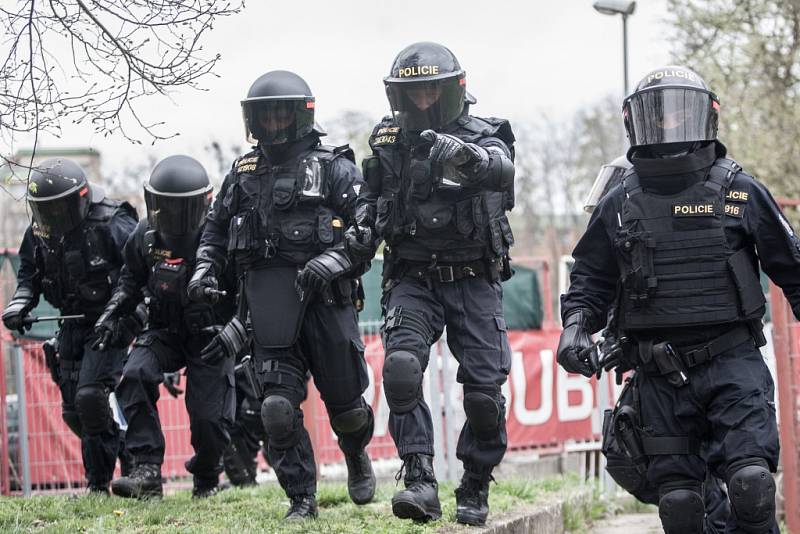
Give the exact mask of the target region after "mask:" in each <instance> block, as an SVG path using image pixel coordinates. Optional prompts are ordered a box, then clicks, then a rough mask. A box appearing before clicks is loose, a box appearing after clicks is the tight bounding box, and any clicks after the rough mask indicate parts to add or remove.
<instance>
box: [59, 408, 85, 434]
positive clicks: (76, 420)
mask: <svg viewBox="0 0 800 534" xmlns="http://www.w3.org/2000/svg"><path fill="white" fill-rule="evenodd" d="M61 418H62V419H63V420H64V422H65V423H66V424H67V426H68V427H69V429H70V430H72V433H73V434H75V435H76V436H78V437H81V434H82V433H83V426H81V418H80V416H79V415H78V412H77V411H76V410H75V407H74V406H73V407H70V408H67V407H66V406H64V407H62V408H61Z"/></svg>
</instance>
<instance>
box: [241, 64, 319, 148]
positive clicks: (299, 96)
mask: <svg viewBox="0 0 800 534" xmlns="http://www.w3.org/2000/svg"><path fill="white" fill-rule="evenodd" d="M242 115H243V116H244V128H245V133H246V134H247V139H248V141H251V142H254V140H258V141H259V142H260V143H261V144H264V145H280V144H283V143H291V142H292V141H297V140H298V139H301V138H303V137H305V136H306V135H308V134H309V133H311V131H312V130H313V129H314V96H313V95H312V94H311V89H310V88H309V87H308V84H307V83H306V82H305V80H303V78H301V77H300V76H298V75H297V74H295V73H293V72H289V71H287V70H273V71H271V72H268V73H266V74H263V75H262V76H260V77H259V78H258V79H257V80H256V81H254V82H253V85H251V86H250V90H249V91H247V98H245V99H244V100H242Z"/></svg>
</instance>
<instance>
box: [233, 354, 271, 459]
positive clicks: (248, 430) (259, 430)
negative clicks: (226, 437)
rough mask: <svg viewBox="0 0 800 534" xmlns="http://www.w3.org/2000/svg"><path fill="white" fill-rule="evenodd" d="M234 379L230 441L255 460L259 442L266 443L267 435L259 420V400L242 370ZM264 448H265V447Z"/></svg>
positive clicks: (237, 372)
mask: <svg viewBox="0 0 800 534" xmlns="http://www.w3.org/2000/svg"><path fill="white" fill-rule="evenodd" d="M234 377H235V379H236V421H235V422H234V424H233V426H232V427H231V442H232V443H235V444H236V448H237V449H238V450H239V451H240V452H241V453H242V454H243V455H245V456H246V457H247V458H248V459H252V460H253V461H255V458H256V455H258V450H259V448H261V443H262V442H263V443H264V447H266V445H267V435H266V433H265V432H264V424H263V423H262V422H261V400H260V399H259V398H258V393H257V392H256V391H254V390H253V386H252V385H251V384H250V381H249V380H247V377H246V376H245V375H244V373H243V372H241V371H240V370H237V371H236V372H235V373H234ZM265 450H266V449H265Z"/></svg>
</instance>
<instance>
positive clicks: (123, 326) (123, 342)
mask: <svg viewBox="0 0 800 534" xmlns="http://www.w3.org/2000/svg"><path fill="white" fill-rule="evenodd" d="M145 323H147V306H146V305H145V303H144V302H142V303H140V304H139V305H138V306H137V307H136V309H135V310H134V311H133V313H130V314H128V315H126V316H124V317H121V318H120V320H119V321H118V322H117V331H116V332H115V336H114V338H113V339H112V340H111V346H112V347H114V348H115V349H124V348H127V347H128V346H129V345H130V344H131V343H133V340H134V339H136V336H138V335H139V334H141V333H142V330H144V325H145Z"/></svg>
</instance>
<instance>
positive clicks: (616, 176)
mask: <svg viewBox="0 0 800 534" xmlns="http://www.w3.org/2000/svg"><path fill="white" fill-rule="evenodd" d="M632 166H633V165H632V164H631V162H630V161H628V156H625V155H623V156H620V157H618V158H617V159H615V160H614V161H612V162H611V163H606V164H605V165H603V166H602V167H600V172H599V173H597V178H595V179H594V183H593V184H592V189H591V190H590V191H589V195H588V196H587V197H586V202H584V204H583V211H585V212H586V213H592V212H593V211H594V209H595V208H596V207H597V204H598V203H599V202H600V199H601V198H603V197H604V196H606V194H607V193H608V192H609V191H611V190H612V189H613V188H614V187H615V186H617V185H618V184H620V183H622V177H623V176H624V175H625V171H627V170H628V169H630V168H631V167H632Z"/></svg>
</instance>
